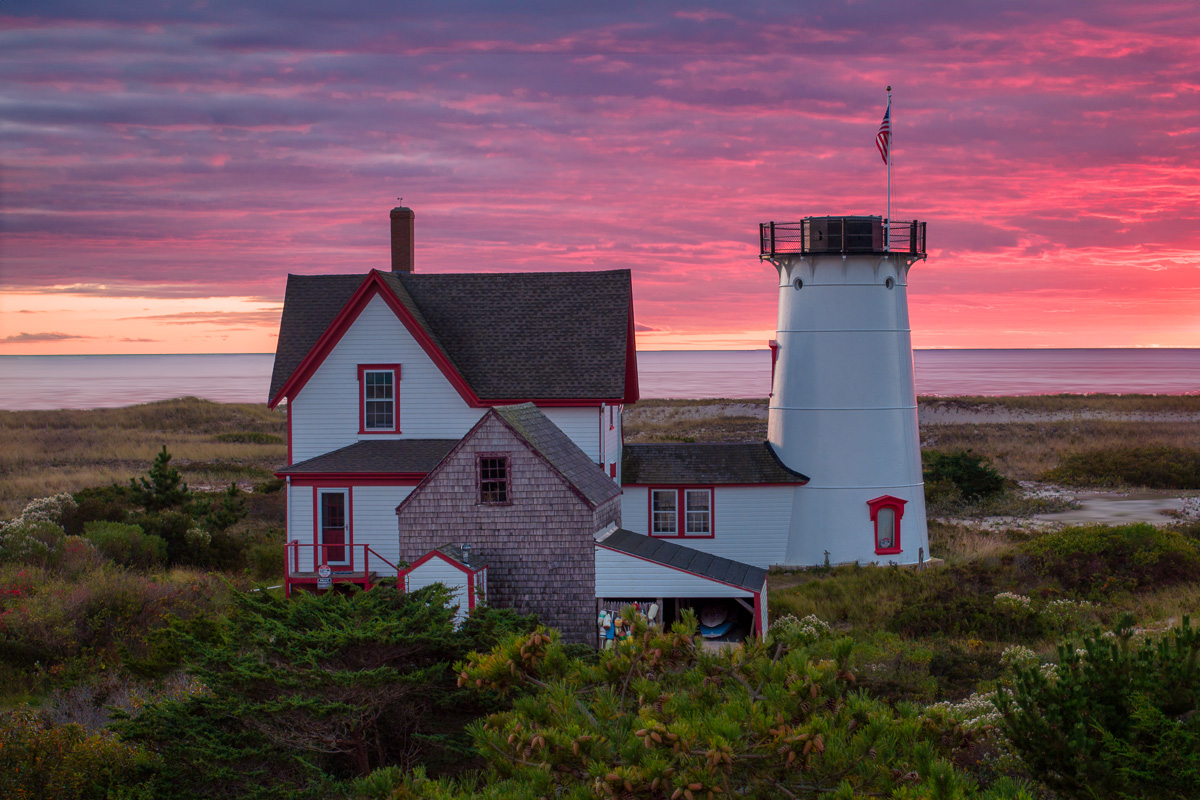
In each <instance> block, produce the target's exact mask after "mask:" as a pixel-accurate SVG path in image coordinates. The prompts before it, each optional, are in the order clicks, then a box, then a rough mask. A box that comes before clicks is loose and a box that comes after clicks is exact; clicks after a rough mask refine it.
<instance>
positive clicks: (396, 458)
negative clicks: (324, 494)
mask: <svg viewBox="0 0 1200 800" xmlns="http://www.w3.org/2000/svg"><path fill="white" fill-rule="evenodd" d="M456 444H458V439H385V440H379V441H366V442H356V443H355V444H352V445H347V446H346V447H342V448H340V449H338V450H332V451H330V452H328V453H324V454H322V455H319V456H316V457H315V458H310V459H308V460H306V461H300V462H298V463H295V464H292V465H291V466H290V467H284V468H283V469H281V470H280V471H279V472H278V473H276V474H278V475H309V474H314V473H344V472H356V473H361V472H379V473H404V474H422V475H423V474H427V473H429V472H430V471H432V470H433V468H434V467H436V466H437V465H438V464H440V463H441V462H442V459H444V458H445V457H446V454H447V453H449V452H450V451H451V450H452V449H454V446H455V445H456Z"/></svg>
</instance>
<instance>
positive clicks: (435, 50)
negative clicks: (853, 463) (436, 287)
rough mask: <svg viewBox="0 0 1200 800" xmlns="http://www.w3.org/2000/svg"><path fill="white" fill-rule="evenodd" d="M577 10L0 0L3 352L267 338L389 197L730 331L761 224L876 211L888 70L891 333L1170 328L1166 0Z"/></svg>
mask: <svg viewBox="0 0 1200 800" xmlns="http://www.w3.org/2000/svg"><path fill="white" fill-rule="evenodd" d="M589 5H590V4H589ZM586 7H587V5H584V4H580V5H579V6H573V5H572V4H563V5H562V6H558V5H556V6H554V7H547V6H544V5H540V4H527V5H522V6H518V5H516V4H495V3H483V2H462V3H453V4H443V3H419V2H417V3H408V2H405V3H401V4H397V3H382V2H353V1H352V2H344V3H332V4H331V3H318V2H315V0H297V1H296V2H290V3H287V4H274V3H270V4H269V3H261V2H259V3H256V2H242V3H233V2H209V3H199V4H183V3H179V4H162V3H158V2H149V0H130V2H125V3H120V4H95V3H81V2H48V3H38V4H32V3H30V4H16V5H15V6H14V5H12V4H7V3H6V4H4V6H3V7H0V53H3V56H0V70H2V73H0V74H2V77H3V81H0V101H2V102H3V104H4V110H3V113H2V114H0V143H2V144H0V147H2V148H3V149H2V153H3V167H4V183H3V194H2V195H0V202H2V203H3V208H2V213H3V218H2V231H3V244H2V249H0V259H2V261H0V283H2V285H3V296H0V312H2V313H0V355H2V354H7V355H19V354H59V353H172V352H178V353H186V352H270V351H273V350H274V348H275V339H274V336H275V334H276V332H277V326H278V318H279V309H280V307H281V304H282V297H283V286H284V282H285V279H286V275H287V273H289V272H293V273H334V272H338V273H348V272H365V271H366V270H368V269H371V268H379V269H388V268H389V261H388V216H387V214H388V210H389V209H390V208H391V207H392V206H394V205H397V204H398V203H397V198H398V197H401V196H402V197H403V198H404V199H403V203H404V205H407V206H410V207H412V208H413V209H414V210H415V212H416V235H417V248H416V265H417V270H418V271H420V272H471V271H516V270H537V271H540V270H580V269H610V268H618V267H629V268H631V269H632V270H633V275H634V294H635V301H636V304H637V305H636V315H637V322H638V343H639V346H640V347H642V348H644V349H735V348H736V349H745V348H762V347H764V346H765V342H766V340H767V339H768V338H770V337H771V336H772V334H773V329H774V326H775V308H776V295H775V288H774V286H775V282H776V281H775V274H774V270H773V268H772V267H770V266H769V265H765V264H761V263H760V262H759V260H758V251H757V242H756V236H757V226H758V223H760V222H765V221H769V220H777V221H795V220H797V219H799V218H800V217H803V216H809V215H821V214H843V213H845V214H855V213H858V214H868V213H869V214H883V213H884V209H885V168H884V166H883V164H882V163H881V160H880V157H879V154H878V152H877V151H876V148H875V143H874V137H875V131H876V129H877V127H878V125H879V120H880V117H881V116H882V113H883V110H884V103H885V94H884V86H885V85H887V84H889V83H890V84H892V85H893V86H894V102H893V110H892V127H893V132H894V134H893V135H894V139H893V153H894V158H895V161H894V166H893V181H894V200H893V216H894V217H895V218H897V219H912V218H916V219H921V220H925V221H927V222H928V243H929V259H928V261H927V262H925V263H919V264H917V265H916V266H915V267H914V268H913V270H912V273H911V276H910V277H911V282H910V290H909V299H910V308H911V316H912V327H913V342H914V345H915V346H917V347H936V348H972V347H1015V348H1020V347H1200V291H1197V285H1198V284H1200V9H1198V8H1197V5H1196V4H1195V2H1190V1H1189V2H1147V3H1136V4H1134V3H1118V2H1084V1H1082V0H1080V1H1079V2H1062V3H1037V2H1032V0H1031V1H1030V2H1019V1H1017V0H1012V1H1009V2H996V3H988V4H986V5H985V4H975V3H958V4H944V3H936V2H875V1H874V0H871V1H869V2H853V3H849V2H847V3H836V2H835V3H822V4H819V5H810V4H796V3H782V2H781V3H751V4H743V3H731V2H726V3H710V4H707V5H704V6H700V5H693V4H686V5H684V4H669V3H656V4H644V3H629V4H620V3H618V4H606V5H605V6H604V7H603V10H600V9H598V8H596V9H592V8H588V10H586V11H584V10H581V9H583V8H586ZM451 8H452V9H453V12H451V11H450V10H449V9H451ZM676 8H679V9H682V10H675V9H676ZM171 9H173V10H171Z"/></svg>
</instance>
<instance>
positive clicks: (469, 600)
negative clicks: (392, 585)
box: [400, 544, 487, 625]
mask: <svg viewBox="0 0 1200 800" xmlns="http://www.w3.org/2000/svg"><path fill="white" fill-rule="evenodd" d="M400 580H401V586H403V587H404V591H406V592H411V591H414V590H416V589H421V588H424V587H426V586H430V585H432V584H434V583H440V584H443V585H445V586H446V587H447V588H449V589H450V590H451V591H452V592H453V593H454V599H455V600H456V601H457V602H458V612H457V613H456V614H455V615H454V622H455V624H456V625H457V624H459V623H461V622H462V621H463V619H465V618H466V616H467V614H469V613H470V612H471V611H473V610H474V609H475V607H476V606H477V605H479V604H481V603H483V601H484V598H485V597H486V596H487V562H485V561H484V560H483V559H482V558H481V557H480V556H479V555H478V554H475V553H471V552H470V551H469V550H463V548H461V547H456V546H455V545H452V544H445V545H442V546H441V547H439V548H437V549H436V550H430V551H429V552H428V553H426V554H425V555H423V556H421V557H420V558H419V559H417V561H416V563H414V564H413V565H412V566H411V567H409V568H408V569H405V570H402V571H401V572H400Z"/></svg>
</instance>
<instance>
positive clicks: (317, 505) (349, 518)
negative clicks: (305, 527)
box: [312, 485, 354, 572]
mask: <svg viewBox="0 0 1200 800" xmlns="http://www.w3.org/2000/svg"><path fill="white" fill-rule="evenodd" d="M321 492H341V493H342V494H344V495H346V561H347V562H348V565H343V564H341V563H338V564H335V565H333V566H338V567H340V566H348V569H350V571H351V572H353V571H354V487H353V486H320V485H314V486H313V489H312V495H313V561H314V562H315V563H314V564H313V568H314V569H316V565H317V564H320V563H322V562H323V561H325V559H323V558H322V557H321V556H322V552H323V551H322V548H320V547H319V546H318V545H320V544H321Z"/></svg>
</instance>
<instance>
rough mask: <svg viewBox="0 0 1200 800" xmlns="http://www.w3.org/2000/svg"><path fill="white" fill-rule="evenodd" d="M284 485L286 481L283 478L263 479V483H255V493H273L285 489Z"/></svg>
mask: <svg viewBox="0 0 1200 800" xmlns="http://www.w3.org/2000/svg"><path fill="white" fill-rule="evenodd" d="M284 485H285V483H284V480H283V478H271V479H269V480H265V481H263V482H262V483H256V484H255V485H254V493H255V494H271V493H273V492H278V491H281V490H282V489H283V487H284Z"/></svg>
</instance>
